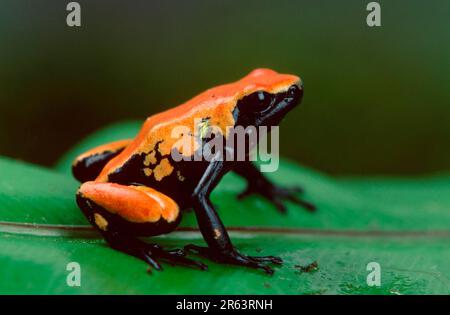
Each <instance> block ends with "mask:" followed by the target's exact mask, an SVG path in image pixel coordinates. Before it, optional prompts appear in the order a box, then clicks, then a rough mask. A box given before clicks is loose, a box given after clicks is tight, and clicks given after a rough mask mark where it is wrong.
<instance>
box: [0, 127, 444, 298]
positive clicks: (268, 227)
mask: <svg viewBox="0 0 450 315" xmlns="http://www.w3.org/2000/svg"><path fill="white" fill-rule="evenodd" d="M139 125H140V124H138V123H133V122H129V123H126V124H124V125H115V126H113V127H111V128H106V129H104V130H102V131H100V132H99V133H96V134H94V135H93V136H91V137H88V138H87V139H86V140H84V141H83V142H81V143H80V144H79V145H78V146H76V147H75V148H74V149H73V150H72V151H70V152H69V153H68V154H67V155H66V156H64V157H63V158H62V159H61V161H60V163H58V165H57V166H56V167H55V170H50V169H45V168H42V167H38V166H33V165H29V164H26V163H23V162H19V161H14V160H10V159H6V158H0V173H1V174H2V176H1V178H0V257H1V259H0V270H1V271H0V278H1V279H2V281H1V282H0V293H38V294H46V293H62V294H79V293H98V294H104V293H126V294H133V293H157V294H165V293H172V294H183V293H184V294H190V293H198V294H206V293H212V294H233V293H250V294H266V293H267V294H269V293H273V294H278V293H285V294H333V293H341V294H352V293H355V294H413V293H430V294H436V293H443V294H448V293H449V292H450V279H449V275H450V266H449V264H448V261H450V252H449V251H448V244H449V239H450V232H449V230H448V226H449V223H450V211H448V210H449V208H450V177H449V176H444V175H442V176H435V177H428V178H419V179H393V178H384V179H383V178H376V179H363V178H361V179H354V178H353V179H352V178H345V179H335V178H330V177H329V176H326V175H324V174H320V173H318V172H316V171H312V170H309V169H307V168H304V167H300V166H298V165H296V164H294V163H292V162H288V161H282V163H281V165H280V170H279V171H277V172H276V173H273V174H269V176H270V177H271V178H272V179H273V180H274V181H276V182H277V183H280V184H285V185H293V184H297V185H302V186H303V187H304V188H305V190H306V192H305V194H304V198H305V199H307V200H309V201H311V202H314V203H315V204H317V205H318V207H319V211H318V212H317V213H313V214H311V213H308V212H306V211H304V210H303V209H301V208H299V207H298V206H296V205H294V204H288V214H287V215H281V214H279V213H278V212H277V211H276V210H275V209H274V207H273V206H272V205H271V204H269V203H268V202H267V201H266V200H264V199H261V198H259V197H255V196H252V197H249V198H248V199H245V200H243V201H237V200H236V198H235V196H236V194H237V193H238V192H240V191H241V190H242V189H243V188H244V186H245V183H244V181H243V180H241V179H240V178H239V177H237V176H236V175H234V174H228V175H227V176H226V177H225V178H224V179H223V181H222V182H221V183H220V185H219V186H218V187H217V188H216V190H215V191H214V193H213V195H212V199H213V202H214V204H215V205H216V206H217V208H218V211H219V213H220V215H221V217H222V219H223V221H224V223H225V224H226V225H227V226H229V227H230V231H231V237H232V239H233V241H234V243H235V245H236V246H237V247H238V248H239V249H240V250H242V251H243V252H245V253H248V254H254V255H269V254H274V255H280V256H281V257H282V258H283V259H284V260H285V264H284V265H283V266H282V267H280V268H277V271H276V273H275V275H273V276H268V275H266V274H264V273H262V272H261V271H256V270H249V269H245V268H240V267H235V266H224V265H219V264H215V263H212V262H209V261H205V263H207V264H208V265H209V267H210V269H209V271H207V272H201V271H197V270H192V269H188V268H182V267H171V266H165V267H166V268H165V270H164V271H163V272H154V273H153V274H152V275H149V274H148V273H146V270H147V266H146V265H145V264H144V263H143V262H141V261H139V260H137V259H135V258H133V257H129V256H127V255H124V254H122V253H118V252H116V251H114V250H112V249H110V248H108V247H107V246H106V245H105V243H104V242H103V240H102V239H101V238H100V237H99V235H98V234H97V233H96V232H95V231H94V230H93V229H92V228H91V227H90V226H89V225H88V224H87V221H86V220H85V218H84V217H83V216H82V214H81V212H80V211H79V209H78V208H77V206H76V204H75V200H74V196H75V191H76V189H77V187H78V185H79V184H78V183H77V182H76V181H75V180H73V179H72V178H71V176H70V165H71V161H72V160H73V158H74V157H75V156H76V155H77V154H78V153H81V152H82V151H83V150H87V149H89V148H91V147H93V146H95V145H98V144H101V143H103V142H107V141H114V140H117V139H121V138H128V137H133V136H134V135H135V134H136V132H137V130H138V128H139ZM195 228H196V221H195V216H194V214H193V213H192V212H191V213H186V214H185V216H184V219H183V223H182V227H181V229H180V230H178V231H176V232H173V233H170V234H168V235H166V236H161V237H157V238H155V240H156V241H157V242H158V243H161V244H162V245H164V246H169V247H182V246H183V245H185V244H187V243H192V242H194V243H197V244H202V243H203V240H202V238H201V235H200V234H199V233H198V231H197V230H196V229H195ZM72 261H75V262H78V263H79V264H80V266H81V287H69V286H68V285H67V283H66V277H67V276H68V274H69V271H67V270H66V266H67V264H68V263H69V262H72ZM314 261H317V263H318V269H317V270H315V271H312V272H309V273H308V272H302V271H301V268H300V266H305V265H307V264H310V263H312V262H314ZM372 261H373V262H378V263H379V264H380V266H381V272H382V278H381V287H379V288H378V287H369V286H368V285H367V283H366V277H367V275H368V274H369V271H367V270H366V266H367V264H368V263H369V262H372Z"/></svg>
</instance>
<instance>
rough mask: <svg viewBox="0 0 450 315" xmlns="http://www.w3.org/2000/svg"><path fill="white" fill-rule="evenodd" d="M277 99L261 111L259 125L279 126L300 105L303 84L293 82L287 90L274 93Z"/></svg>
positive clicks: (257, 123)
mask: <svg viewBox="0 0 450 315" xmlns="http://www.w3.org/2000/svg"><path fill="white" fill-rule="evenodd" d="M274 97H275V101H274V102H273V105H272V106H270V108H268V109H267V110H266V111H264V112H263V113H261V116H260V117H259V119H258V121H257V122H256V125H257V126H277V125H278V124H279V123H280V122H281V120H282V119H283V118H284V116H286V114H287V113H288V112H289V111H291V110H292V109H293V108H294V107H296V106H297V105H299V104H300V103H301V101H302V98H303V86H301V85H297V84H293V85H291V86H290V87H289V88H288V89H287V90H286V91H285V92H280V93H277V94H275V95H274Z"/></svg>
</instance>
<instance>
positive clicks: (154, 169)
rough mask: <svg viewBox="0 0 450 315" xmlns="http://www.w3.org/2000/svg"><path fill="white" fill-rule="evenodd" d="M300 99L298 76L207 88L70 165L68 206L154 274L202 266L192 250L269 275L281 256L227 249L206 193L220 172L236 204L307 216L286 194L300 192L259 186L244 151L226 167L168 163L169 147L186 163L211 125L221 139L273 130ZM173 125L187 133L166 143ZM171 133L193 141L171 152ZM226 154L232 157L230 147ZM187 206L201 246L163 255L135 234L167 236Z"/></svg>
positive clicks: (204, 142) (263, 182)
mask: <svg viewBox="0 0 450 315" xmlns="http://www.w3.org/2000/svg"><path fill="white" fill-rule="evenodd" d="M302 96H303V85H302V83H301V80H300V78H299V77H297V76H295V75H289V74H280V73H277V72H275V71H273V70H269V69H256V70H253V71H252V72H251V73H249V74H248V75H247V76H245V77H243V78H242V79H240V80H238V81H236V82H233V83H230V84H225V85H220V86H217V87H214V88H211V89H209V90H206V91H205V92H203V93H201V94H199V95H197V96H196V97H194V98H192V99H191V100H189V101H187V102H185V103H183V104H181V105H179V106H177V107H174V108H172V109H169V110H167V111H164V112H162V113H159V114H156V115H153V116H150V117H149V118H147V120H146V121H145V123H144V124H143V126H142V128H141V130H140V131H139V133H138V134H137V136H136V138H134V139H129V140H122V141H117V142H114V143H109V144H105V145H102V146H99V147H97V148H94V149H92V150H90V151H88V152H86V153H84V154H82V155H80V156H79V157H77V158H76V159H75V161H74V162H73V166H72V171H73V174H74V177H75V178H76V179H77V180H79V181H80V182H81V183H82V184H81V186H80V187H79V189H78V191H77V195H76V200H77V204H78V206H79V207H80V209H81V210H82V212H83V213H84V215H85V216H86V217H87V219H88V220H89V222H90V223H91V224H92V225H93V226H94V227H95V228H96V229H98V231H99V232H100V233H101V234H102V236H103V238H104V239H105V241H106V242H107V243H108V244H109V245H110V246H111V247H112V248H114V249H116V250H118V251H121V252H124V253H127V254H129V255H132V256H135V257H137V258H140V259H142V260H144V261H145V262H146V263H148V264H149V265H150V270H151V269H152V268H154V269H156V270H161V269H162V267H161V262H168V263H170V264H172V265H185V266H191V267H194V268H199V269H202V270H205V269H207V266H206V265H205V264H203V263H202V262H200V261H197V260H193V259H191V258H188V257H187V254H188V253H194V254H197V255H199V256H203V257H205V258H208V259H210V260H213V261H216V262H219V263H225V264H233V265H240V266H246V267H251V268H259V269H262V270H264V271H265V272H267V273H269V274H272V273H273V271H274V270H273V268H272V266H271V265H272V264H278V265H281V264H282V260H281V258H279V257H276V256H261V257H259V256H248V255H245V254H243V253H241V252H240V251H239V250H238V249H236V248H235V247H234V245H233V243H232V242H231V240H230V237H229V235H228V233H227V230H226V228H225V227H224V225H223V223H222V221H221V219H220V217H219V215H218V213H217V212H216V210H215V209H214V206H213V204H212V203H211V200H210V194H211V191H212V190H213V189H214V188H215V187H216V186H217V184H218V183H219V181H220V180H221V178H222V177H223V176H224V175H225V174H226V173H227V172H229V171H233V172H235V173H237V174H238V175H240V176H242V177H243V178H244V179H246V180H247V183H248V184H247V188H246V190H245V191H244V192H243V193H241V194H240V195H239V197H240V198H242V197H245V196H247V195H250V194H259V195H261V196H264V197H265V198H267V199H268V200H269V201H271V202H272V203H273V204H274V205H275V206H276V207H277V208H278V209H279V210H280V211H285V207H284V205H283V203H282V202H283V201H285V200H289V201H292V202H295V203H298V204H300V205H301V206H303V207H304V208H305V209H307V210H310V211H313V210H314V209H315V207H314V205H312V204H311V203H308V202H306V201H304V200H301V199H300V198H298V197H297V196H296V195H297V193H299V192H301V188H299V187H290V188H287V187H279V186H277V185H275V184H274V183H272V182H271V181H269V180H268V179H267V178H266V177H265V176H264V175H263V174H262V173H261V172H260V170H259V169H258V168H257V167H256V166H255V165H254V164H253V163H252V161H251V159H250V158H249V156H250V154H249V153H248V152H247V153H246V154H245V158H244V159H243V160H234V161H233V160H231V161H230V160H227V159H223V157H224V152H222V151H221V150H217V152H212V153H211V155H212V158H210V159H197V160H195V159H191V160H189V159H181V160H180V159H175V158H174V156H175V155H174V154H172V153H174V152H175V151H177V152H178V153H179V154H182V156H184V157H186V156H189V155H193V154H195V153H196V152H197V151H198V150H200V149H204V148H205V147H206V146H208V144H209V141H211V138H213V137H211V138H207V136H206V133H204V132H203V131H204V129H205V126H213V125H215V126H218V130H220V131H221V132H222V133H221V135H220V136H221V137H223V138H224V139H226V138H227V137H228V132H227V129H228V128H227V127H236V126H242V127H244V128H246V127H249V126H254V127H261V126H266V127H270V126H277V125H278V124H279V123H280V121H281V120H282V118H283V117H284V116H285V115H286V114H287V113H288V112H289V111H290V110H292V109H293V108H294V107H296V106H297V105H298V104H299V103H300V102H301V99H302ZM181 125H182V126H188V128H189V129H188V130H187V132H186V133H185V134H179V135H178V138H177V137H174V136H173V129H174V128H175V127H177V126H181ZM179 137H188V138H190V139H191V140H192V143H194V144H195V145H193V146H192V147H191V149H186V148H184V149H183V150H181V148H178V147H177V145H176V143H177V141H178V140H179ZM246 139H247V138H246ZM247 140H248V139H247ZM226 149H227V150H230V149H231V151H233V150H234V149H236V147H232V148H229V147H228V148H226ZM224 150H225V149H224ZM228 153H229V152H228ZM220 157H222V158H220ZM192 208H193V209H194V212H195V215H196V218H197V221H198V225H199V229H200V231H201V234H202V236H203V238H204V240H205V242H206V244H207V247H201V246H197V245H192V244H190V245H187V246H185V247H184V249H175V250H168V249H165V248H163V247H161V246H160V245H158V244H155V243H148V242H145V241H143V240H141V239H139V238H138V237H140V236H156V235H160V234H165V233H169V232H171V231H173V230H174V229H175V228H176V227H177V225H178V224H179V222H180V220H181V216H182V212H183V211H185V210H189V209H192Z"/></svg>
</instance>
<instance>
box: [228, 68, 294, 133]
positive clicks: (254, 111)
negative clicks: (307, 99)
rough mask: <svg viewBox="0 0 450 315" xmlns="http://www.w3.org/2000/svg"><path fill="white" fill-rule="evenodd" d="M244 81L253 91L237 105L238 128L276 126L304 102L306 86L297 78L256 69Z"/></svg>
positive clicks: (250, 90)
mask: <svg viewBox="0 0 450 315" xmlns="http://www.w3.org/2000/svg"><path fill="white" fill-rule="evenodd" d="M242 80H245V81H247V83H248V84H249V85H248V86H251V89H249V93H248V94H246V95H245V96H243V97H242V98H241V99H239V100H238V102H237V104H236V109H235V113H234V114H235V117H236V118H237V120H236V124H237V125H241V126H244V127H246V126H255V127H259V126H276V125H278V124H279V123H280V121H281V120H282V119H283V117H284V116H285V115H286V114H287V113H288V112H289V111H290V110H291V109H293V108H294V107H296V106H297V105H298V104H300V102H301V100H302V96H303V85H302V83H301V80H300V78H299V77H297V76H294V75H288V74H280V73H277V72H275V71H273V70H269V69H257V70H254V71H252V72H251V73H250V74H249V75H247V76H246V77H245V78H243V79H242Z"/></svg>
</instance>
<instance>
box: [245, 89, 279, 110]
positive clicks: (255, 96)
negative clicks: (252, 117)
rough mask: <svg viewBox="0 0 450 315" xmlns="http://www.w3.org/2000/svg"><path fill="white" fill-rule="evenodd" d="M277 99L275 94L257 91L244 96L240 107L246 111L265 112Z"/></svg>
mask: <svg viewBox="0 0 450 315" xmlns="http://www.w3.org/2000/svg"><path fill="white" fill-rule="evenodd" d="M274 101H275V97H274V95H273V94H270V93H267V92H264V91H257V92H254V93H252V94H250V95H248V96H246V97H244V98H243V99H242V100H241V101H240V104H239V107H240V108H241V109H242V110H244V111H246V112H263V111H265V110H266V109H268V108H269V107H270V106H271V105H272V104H273V103H274Z"/></svg>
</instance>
